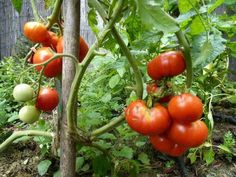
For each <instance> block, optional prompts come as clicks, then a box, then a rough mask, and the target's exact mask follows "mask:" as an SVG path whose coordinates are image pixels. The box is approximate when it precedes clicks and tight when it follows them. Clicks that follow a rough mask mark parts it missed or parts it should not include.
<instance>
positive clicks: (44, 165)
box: [38, 160, 52, 176]
mask: <svg viewBox="0 0 236 177" xmlns="http://www.w3.org/2000/svg"><path fill="white" fill-rule="evenodd" d="M51 164H52V162H51V161H50V160H43V161H41V162H40V163H39V164H38V173H39V175H40V176H43V175H45V174H46V173H47V171H48V168H49V167H50V165H51Z"/></svg>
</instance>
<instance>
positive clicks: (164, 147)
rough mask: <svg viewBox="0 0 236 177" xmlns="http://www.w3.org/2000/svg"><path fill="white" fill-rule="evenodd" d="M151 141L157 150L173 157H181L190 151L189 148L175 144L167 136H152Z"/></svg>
mask: <svg viewBox="0 0 236 177" xmlns="http://www.w3.org/2000/svg"><path fill="white" fill-rule="evenodd" d="M150 141H151V144H152V145H153V147H154V148H155V149H156V150H158V151H160V152H162V153H166V154H168V155H170V156H173V157H178V156H181V155H182V154H183V153H184V152H185V151H187V150H188V148H187V147H185V146H181V145H179V144H176V143H174V142H173V141H171V140H170V139H168V138H167V137H166V136H165V135H155V136H151V137H150Z"/></svg>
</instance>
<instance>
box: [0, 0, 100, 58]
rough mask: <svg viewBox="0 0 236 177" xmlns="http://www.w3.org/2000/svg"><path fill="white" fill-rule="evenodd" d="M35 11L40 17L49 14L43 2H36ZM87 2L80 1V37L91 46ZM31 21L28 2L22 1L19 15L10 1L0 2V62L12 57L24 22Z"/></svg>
mask: <svg viewBox="0 0 236 177" xmlns="http://www.w3.org/2000/svg"><path fill="white" fill-rule="evenodd" d="M36 5H37V10H38V12H39V14H40V15H41V16H42V17H46V16H48V15H49V14H50V12H49V11H46V10H45V8H44V0H36ZM87 11H88V7H87V2H86V0H81V31H80V33H81V35H82V36H83V37H84V39H85V40H86V41H87V42H88V44H89V45H91V44H92V43H93V42H94V40H95V37H94V35H93V33H92V32H91V30H90V28H89V26H88V23H87ZM32 19H33V12H32V8H31V4H30V1H29V0H27V1H23V6H22V11H21V13H20V14H18V12H17V11H16V10H15V9H14V8H13V6H12V4H11V0H0V60H1V59H2V58H3V57H7V56H11V55H14V50H13V48H14V46H15V44H16V41H17V40H18V39H19V37H21V36H22V35H23V34H22V29H23V25H24V24H25V22H27V21H30V20H32Z"/></svg>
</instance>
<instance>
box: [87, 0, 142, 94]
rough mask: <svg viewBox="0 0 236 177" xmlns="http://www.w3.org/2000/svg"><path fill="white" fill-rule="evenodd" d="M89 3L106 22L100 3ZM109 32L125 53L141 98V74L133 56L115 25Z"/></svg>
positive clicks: (95, 0) (104, 12) (91, 1)
mask: <svg viewBox="0 0 236 177" xmlns="http://www.w3.org/2000/svg"><path fill="white" fill-rule="evenodd" d="M89 3H90V4H91V5H92V6H93V7H94V8H95V9H96V10H97V11H98V13H99V14H100V16H101V17H102V19H103V21H104V22H105V23H106V22H107V13H106V11H104V9H103V8H102V6H101V4H100V3H99V2H98V1H97V0H89ZM111 33H112V35H113V36H114V38H115V39H116V41H117V43H118V44H119V46H120V48H121V50H122V51H123V53H124V54H125V56H126V58H127V59H128V61H129V63H130V65H131V67H132V69H133V72H134V77H135V81H136V94H137V96H138V97H139V98H142V96H143V81H142V74H141V72H140V70H139V68H138V66H137V64H136V61H135V58H134V56H133V55H132V54H131V52H130V50H129V49H128V47H127V46H126V45H125V43H124V41H123V40H122V38H121V36H120V35H119V33H118V31H117V30H116V28H115V27H113V28H112V31H111Z"/></svg>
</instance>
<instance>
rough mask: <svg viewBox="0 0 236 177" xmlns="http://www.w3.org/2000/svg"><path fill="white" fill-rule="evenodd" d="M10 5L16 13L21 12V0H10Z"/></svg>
mask: <svg viewBox="0 0 236 177" xmlns="http://www.w3.org/2000/svg"><path fill="white" fill-rule="evenodd" d="M11 3H12V5H13V6H14V8H15V9H16V11H17V12H18V13H20V12H21V9H22V4H23V0H11Z"/></svg>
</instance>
